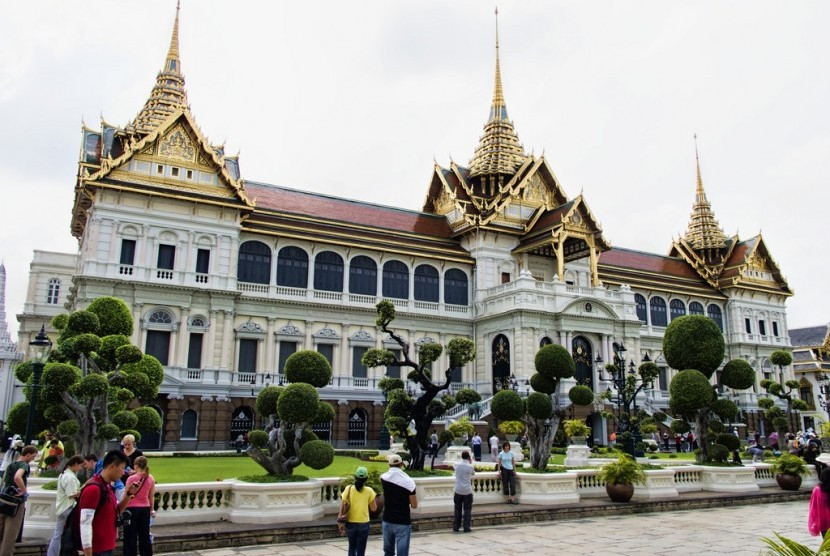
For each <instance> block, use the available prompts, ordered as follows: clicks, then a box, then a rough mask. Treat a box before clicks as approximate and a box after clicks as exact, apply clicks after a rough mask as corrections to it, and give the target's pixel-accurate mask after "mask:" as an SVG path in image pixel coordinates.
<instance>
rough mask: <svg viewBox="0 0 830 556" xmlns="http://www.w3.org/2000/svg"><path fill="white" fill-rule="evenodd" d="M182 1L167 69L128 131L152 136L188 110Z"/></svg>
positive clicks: (174, 26) (159, 75)
mask: <svg viewBox="0 0 830 556" xmlns="http://www.w3.org/2000/svg"><path fill="white" fill-rule="evenodd" d="M179 9H180V4H179V2H177V3H176V19H175V21H174V22H173V34H172V36H171V37H170V48H169V49H168V51H167V57H166V59H165V60H164V68H162V70H161V71H160V72H159V73H158V75H157V76H156V85H155V86H154V87H153V90H152V92H151V93H150V98H148V99H147V102H146V103H145V104H144V108H142V109H141V112H139V114H138V116H136V118H135V120H134V121H133V122H132V124H130V125H128V126H127V130H128V131H135V132H138V133H144V134H146V133H150V132H152V131H153V130H155V129H156V128H157V127H158V126H159V125H160V124H161V123H162V122H164V121H165V120H166V119H167V118H168V117H169V116H170V115H171V114H172V113H173V112H175V111H176V110H177V109H179V108H185V107H187V92H186V91H185V88H184V75H182V64H181V60H180V59H179Z"/></svg>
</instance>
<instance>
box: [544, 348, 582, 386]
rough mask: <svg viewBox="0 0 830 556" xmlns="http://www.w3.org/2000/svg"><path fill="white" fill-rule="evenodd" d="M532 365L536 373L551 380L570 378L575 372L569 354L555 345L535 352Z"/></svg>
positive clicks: (574, 366)
mask: <svg viewBox="0 0 830 556" xmlns="http://www.w3.org/2000/svg"><path fill="white" fill-rule="evenodd" d="M534 364H535V365H536V372H537V373H539V374H540V375H542V376H544V377H547V378H550V379H552V380H556V379H563V378H570V377H572V376H574V373H575V372H576V363H574V360H573V357H572V356H571V353H570V352H569V351H568V350H567V349H565V348H564V347H562V346H560V345H557V344H548V345H546V346H544V347H543V348H541V349H540V350H539V351H538V352H536V358H535V359H534ZM543 393H545V394H553V392H543Z"/></svg>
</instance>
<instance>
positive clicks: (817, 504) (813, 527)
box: [807, 468, 830, 537]
mask: <svg viewBox="0 0 830 556" xmlns="http://www.w3.org/2000/svg"><path fill="white" fill-rule="evenodd" d="M828 529H830V468H827V469H824V470H822V472H821V475H819V484H818V485H817V486H816V487H815V488H813V495H812V496H811V497H810V511H809V512H808V514H807V530H808V531H810V534H811V535H813V536H814V537H815V536H818V535H819V534H821V536H822V537H824V536H825V535H826V534H827V530H828Z"/></svg>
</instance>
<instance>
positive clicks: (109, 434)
mask: <svg viewBox="0 0 830 556" xmlns="http://www.w3.org/2000/svg"><path fill="white" fill-rule="evenodd" d="M119 432H120V431H119V428H118V426H117V425H114V424H112V423H104V424H103V425H98V430H97V431H96V433H97V436H98V438H100V439H102V440H112V439H113V438H115V437H117V436H118V433H119Z"/></svg>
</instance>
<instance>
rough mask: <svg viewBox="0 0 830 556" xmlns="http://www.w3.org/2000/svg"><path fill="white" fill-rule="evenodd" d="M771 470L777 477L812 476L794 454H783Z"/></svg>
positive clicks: (802, 461)
mask: <svg viewBox="0 0 830 556" xmlns="http://www.w3.org/2000/svg"><path fill="white" fill-rule="evenodd" d="M784 353H786V352H784ZM788 355H789V354H788ZM770 470H771V471H772V472H773V473H774V474H776V475H799V476H801V477H806V476H807V475H809V474H810V472H809V471H808V470H807V465H806V463H805V462H804V460H803V459H801V458H800V457H798V456H796V455H794V454H781V457H779V458H778V459H777V460H775V461H774V462H773V463H772V468H771V469H770Z"/></svg>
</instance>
